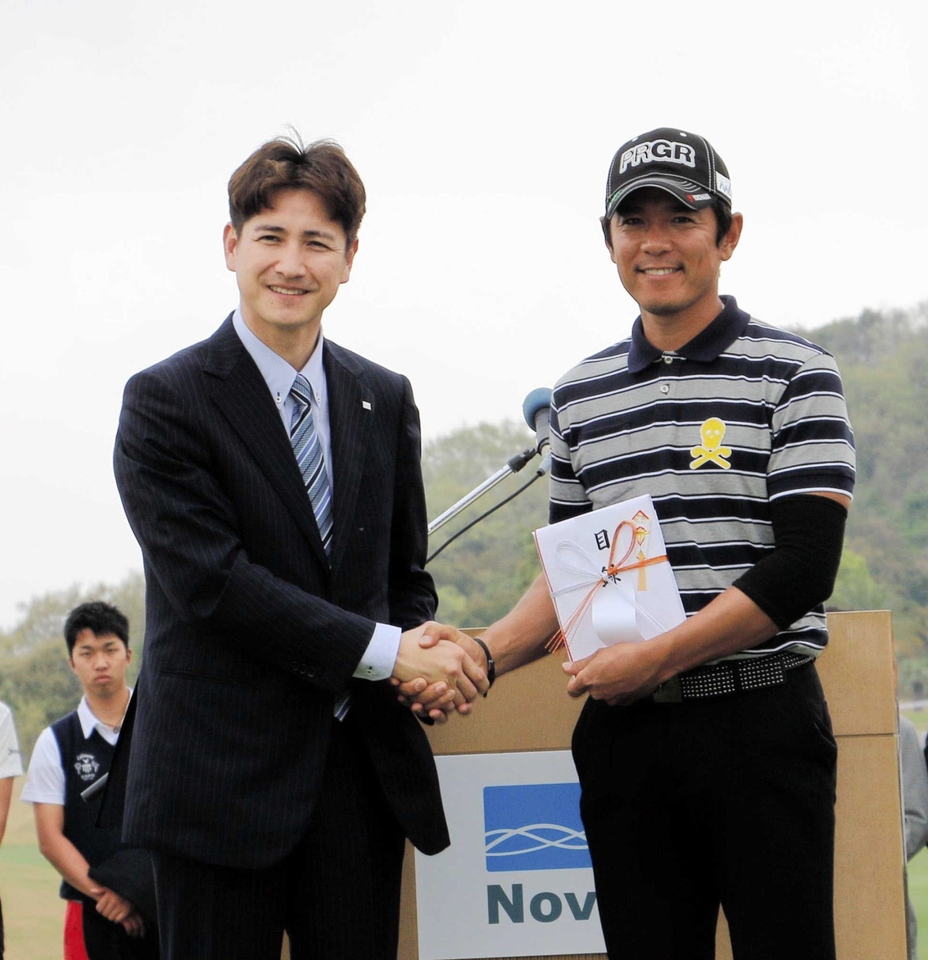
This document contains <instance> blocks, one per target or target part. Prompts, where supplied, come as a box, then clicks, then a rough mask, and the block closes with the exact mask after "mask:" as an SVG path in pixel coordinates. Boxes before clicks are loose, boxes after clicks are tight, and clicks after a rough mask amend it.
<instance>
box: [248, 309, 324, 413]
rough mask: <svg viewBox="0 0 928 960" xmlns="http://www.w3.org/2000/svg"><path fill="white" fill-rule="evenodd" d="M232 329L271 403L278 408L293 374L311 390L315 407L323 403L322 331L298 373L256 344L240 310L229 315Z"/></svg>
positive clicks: (290, 384) (287, 393) (288, 387)
mask: <svg viewBox="0 0 928 960" xmlns="http://www.w3.org/2000/svg"><path fill="white" fill-rule="evenodd" d="M232 326H233V327H234V328H235V332H236V333H237V334H238V338H239V340H241V341H242V345H243V346H244V347H245V349H246V350H247V351H248V353H249V355H250V356H251V359H252V360H254V362H255V365H256V366H257V368H258V370H259V371H260V372H261V376H262V377H264V382H265V383H266V384H267V386H268V389H269V390H270V391H271V396H272V397H273V399H274V402H275V403H276V404H278V406H279V405H280V404H282V403H283V402H284V401H285V400H286V399H287V396H288V395H289V393H290V388H291V387H292V386H293V381H294V380H295V379H296V375H297V372H299V373H302V374H303V376H304V377H306V379H307V380H308V381H309V385H310V386H311V387H312V388H313V400H314V401H315V403H316V404H317V405H319V404H321V403H322V402H323V399H324V396H325V372H324V369H323V366H322V353H323V348H324V344H325V340H324V338H323V335H322V330H321V329H320V330H319V341H318V343H317V344H316V349H315V350H313V353H312V356H311V357H310V358H309V361H308V362H307V364H306V366H305V367H303V369H302V370H300V371H296V370H294V369H293V367H291V366H290V364H289V363H287V361H286V360H284V358H283V357H282V356H280V354H277V353H274V351H273V350H272V349H271V348H270V347H269V346H268V345H267V344H266V343H264V342H263V341H262V340H259V339H258V338H257V337H256V336H255V335H254V333H252V331H251V330H250V329H249V327H248V324H247V323H245V318H244V317H243V316H242V310H241V307H236V308H235V312H234V313H233V314H232Z"/></svg>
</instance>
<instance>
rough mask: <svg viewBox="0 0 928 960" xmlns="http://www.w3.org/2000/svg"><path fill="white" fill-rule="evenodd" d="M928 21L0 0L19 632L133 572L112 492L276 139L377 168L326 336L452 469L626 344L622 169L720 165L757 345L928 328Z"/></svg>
mask: <svg viewBox="0 0 928 960" xmlns="http://www.w3.org/2000/svg"><path fill="white" fill-rule="evenodd" d="M925 10H926V7H925V4H924V2H923V0H885V2H882V3H880V4H870V3H868V4H864V3H861V2H856V0H851V2H843V3H836V2H829V3H824V2H816V0H805V2H801V3H794V2H785V3H778V4H770V5H761V4H749V3H744V2H738V3H732V2H727V0H721V2H717V3H714V4H711V5H708V6H705V5H698V4H692V3H686V4H683V3H680V2H678V0H669V2H666V3H663V4H649V3H634V4H632V3H615V2H612V3H604V2H603V3H598V2H585V0H573V2H571V3H567V4H553V3H544V2H542V3H539V2H537V0H536V2H532V3H529V2H528V0H525V2H521V3H513V2H508V0H492V2H489V0H476V2H474V0H471V2H467V3H454V2H441V0H391V2H374V0H353V2H348V3H343V4H335V3H327V4H323V3H318V2H317V3H307V2H300V3H296V2H292V0H285V2H278V3H273V2H270V3H264V4H259V3H254V2H252V3H247V4H246V3H242V2H238V0H225V2H222V3H220V2H216V0H208V2H204V3H195V2H193V3H191V0H183V2H180V0H162V2H159V3H146V4H134V3H131V2H130V3H125V2H118V3H117V2H115V0H87V2H84V3H74V2H73V0H5V2H4V4H3V8H2V11H3V12H2V13H0V89H2V91H3V95H2V97H0V144H2V150H0V198H2V203H0V210H2V212H3V214H4V216H5V222H4V223H3V227H2V229H0V281H2V282H0V287H2V289H3V290H4V291H6V293H8V294H10V298H11V299H10V301H9V302H8V303H7V306H6V308H5V311H4V312H5V314H6V324H5V329H4V331H3V336H2V340H0V344H2V354H0V417H2V421H0V422H2V441H3V446H2V454H0V511H2V513H0V517H2V528H0V537H2V547H3V549H2V553H0V627H6V628H9V627H10V626H12V625H13V624H14V622H15V621H16V619H17V617H18V615H19V613H20V604H23V603H25V602H27V601H28V600H29V599H30V598H32V597H33V596H35V595H38V594H41V593H44V592H46V591H49V590H58V589H63V588H65V587H67V586H69V585H70V584H72V583H75V582H80V583H83V584H92V583H96V582H99V581H106V582H113V583H115V582H118V581H119V580H121V579H122V578H123V577H124V576H125V575H126V574H127V573H128V572H129V571H131V570H135V569H139V568H140V567H141V561H140V556H139V551H138V547H137V545H136V544H135V541H134V539H133V538H132V535H131V533H130V531H129V529H128V526H127V524H126V521H125V519H124V517H123V513H122V509H121V507H120V504H119V500H118V496H117V493H116V489H115V485H114V482H113V479H112V470H111V451H112V441H113V434H114V431H115V429H116V421H117V417H118V413H119V406H120V401H121V392H122V388H123V385H124V383H125V381H126V379H127V378H128V377H129V376H130V375H131V374H132V373H133V372H135V371H136V370H138V369H141V368H142V367H145V366H148V365H149V364H151V363H154V362H156V361H158V360H160V359H162V358H163V357H165V356H167V355H168V354H170V353H172V352H174V351H175V350H177V349H179V348H181V347H183V346H186V345H187V344H189V343H192V342H194V341H196V340H200V339H202V338H204V337H206V336H208V335H209V334H210V333H211V332H212V331H213V330H214V329H215V328H216V327H217V326H218V324H219V323H220V322H221V321H222V319H223V318H224V317H225V316H226V314H227V313H228V312H229V311H230V310H231V309H232V308H233V307H234V306H235V305H236V302H237V290H236V287H235V282H234V277H233V275H232V274H230V273H228V272H227V271H226V269H225V265H224V262H223V258H222V251H221V233H222V227H223V225H224V223H225V218H226V194H225V185H226V182H227V180H228V177H229V175H230V173H231V172H232V170H233V169H234V168H235V167H236V166H237V165H238V164H239V163H240V162H241V161H242V160H243V159H244V158H245V157H246V156H247V155H248V154H249V153H250V152H251V151H252V150H253V149H254V148H255V147H256V146H258V145H259V144H260V143H262V142H263V141H264V140H267V139H270V138H271V137H273V136H276V135H278V134H280V133H285V132H286V127H287V125H288V124H291V125H293V126H294V127H295V128H296V129H297V130H299V132H300V133H301V134H302V135H303V137H304V138H305V139H307V140H311V139H316V138H319V137H331V138H334V139H336V140H338V141H339V142H340V143H341V144H342V145H343V146H344V148H345V150H346V152H347V153H348V155H349V156H350V157H351V158H352V159H353V161H354V162H355V165H356V166H357V167H358V170H359V172H360V173H361V176H362V178H363V179H364V181H365V184H366V186H367V190H368V198H369V199H368V214H367V217H366V219H365V221H364V224H363V225H362V229H361V246H360V252H359V254H358V257H357V260H356V261H355V267H354V270H353V272H352V277H351V282H350V283H349V284H348V285H347V286H345V287H343V288H342V290H341V292H340V294H339V296H338V299H337V300H336V301H335V303H334V304H333V306H332V307H331V308H330V310H329V311H328V312H327V314H326V318H325V323H324V327H325V331H326V334H327V336H329V337H330V338H332V339H334V340H337V341H339V342H340V343H343V344H344V345H345V346H349V347H351V348H353V349H355V350H358V351H360V352H362V353H364V354H366V355H367V356H369V357H371V358H372V359H374V360H377V361H379V362H381V363H383V364H385V365H387V366H389V367H392V368H393V369H398V370H401V371H402V372H404V373H406V374H408V375H409V377H410V378H411V380H412V382H413V386H414V388H415V391H416V396H417V399H418V402H419V406H420V409H421V412H422V422H423V429H424V434H425V437H426V439H428V438H430V437H437V436H440V435H441V434H444V433H447V432H449V431H451V430H453V429H455V428H457V427H460V426H463V425H472V424H475V423H478V422H480V421H487V420H489V421H498V420H500V419H503V418H506V417H515V418H518V417H519V416H520V409H521V404H522V399H523V398H524V396H525V395H526V394H527V393H528V392H529V391H530V390H531V389H532V388H534V387H538V386H550V385H551V384H552V383H553V382H554V380H555V379H556V378H557V377H558V376H559V375H560V374H561V373H562V372H563V371H564V370H565V369H566V368H567V367H568V366H570V365H571V364H572V363H573V362H574V361H575V360H578V359H580V358H581V357H583V356H585V355H587V354H589V353H591V352H593V351H594V350H597V349H599V348H601V347H603V346H605V345H607V344H608V343H611V342H614V341H615V340H617V339H619V338H621V337H622V336H624V335H626V334H627V332H628V330H629V328H630V326H631V322H632V320H633V319H634V317H635V314H636V310H635V307H634V304H633V303H632V302H631V301H630V300H629V299H628V297H627V296H626V294H625V293H624V291H623V290H622V288H621V286H620V284H619V282H618V279H617V277H616V275H615V272H614V267H613V266H612V264H611V263H610V261H609V259H608V257H607V255H606V253H605V251H604V248H603V246H602V240H601V234H600V230H599V224H598V217H599V215H600V214H601V212H602V204H603V188H604V182H605V175H606V170H607V167H608V164H609V161H610V159H611V157H612V154H613V153H614V151H615V149H616V148H617V147H618V146H619V145H620V144H621V143H622V142H623V141H624V140H626V139H628V138H629V137H631V136H634V135H635V134H638V133H641V132H644V131H646V130H649V129H652V128H653V127H656V126H662V125H674V126H679V127H680V128H681V129H684V130H691V131H695V132H698V133H701V134H703V135H705V136H706V137H707V138H708V139H709V140H711V141H712V143H713V144H714V146H715V147H716V149H717V150H718V151H719V153H720V154H721V155H722V157H723V158H724V159H725V161H726V163H727V165H728V167H729V170H730V172H731V175H732V182H733V190H734V200H735V207H736V209H739V210H741V211H742V212H743V213H744V215H745V228H744V234H743V237H742V241H741V244H740V246H739V248H738V250H737V252H736V254H735V256H734V259H733V260H732V261H731V262H730V263H729V264H726V265H725V267H724V268H723V275H722V289H723V292H726V293H733V294H734V295H735V296H736V297H737V298H738V300H739V303H740V305H741V306H743V307H744V308H746V309H748V310H749V311H750V312H752V313H753V314H754V315H756V316H758V317H760V318H762V319H764V320H766V321H770V322H774V323H779V324H783V325H796V324H801V325H803V326H805V327H806V328H813V327H815V326H820V325H822V324H824V323H827V322H828V321H830V320H832V319H835V318H838V317H844V316H851V315H855V314H857V313H858V312H859V311H860V310H862V309H863V308H866V307H871V308H883V307H885V308H892V307H903V308H905V307H910V306H913V305H914V304H916V303H917V302H919V301H922V300H925V299H926V298H928V271H926V264H925V255H926V252H928V190H926V189H925V179H926V166H928V158H926V154H928V134H926V119H925V118H926V116H928V97H926V92H928V80H926V66H925V63H926V57H925V55H924V43H925V36H926V13H925ZM852 415H853V411H852ZM528 436H529V434H528V431H526V437H528Z"/></svg>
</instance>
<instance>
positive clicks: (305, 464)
mask: <svg viewBox="0 0 928 960" xmlns="http://www.w3.org/2000/svg"><path fill="white" fill-rule="evenodd" d="M290 396H292V397H293V399H294V404H293V413H292V415H291V417H290V443H291V445H292V446H293V454H294V456H295V457H296V462H297V463H298V464H299V467H300V472H301V473H302V474H303V483H304V484H306V491H307V493H308V494H309V502H310V503H311V504H312V508H313V513H315V515H316V525H317V526H318V527H319V535H320V536H321V537H322V545H323V547H325V552H326V556H328V555H329V554H330V553H331V551H332V488H331V487H330V486H329V477H328V474H327V473H326V470H325V457H324V456H323V453H322V444H321V443H319V437H318V435H317V434H316V428H315V426H314V424H313V413H312V408H311V397H312V387H310V385H309V381H308V380H307V379H306V377H304V376H303V375H302V374H301V373H298V374H297V375H296V379H295V380H294V381H293V386H292V387H291V388H290Z"/></svg>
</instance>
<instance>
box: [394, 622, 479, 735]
mask: <svg viewBox="0 0 928 960" xmlns="http://www.w3.org/2000/svg"><path fill="white" fill-rule="evenodd" d="M444 629H445V630H448V631H451V633H450V634H446V633H445V634H442V636H443V637H446V638H447V639H449V640H453V641H454V642H455V643H456V644H457V645H458V646H459V647H461V649H462V650H464V652H465V653H466V654H467V656H468V658H469V659H470V660H471V661H472V662H473V663H474V664H476V665H477V666H478V667H479V669H480V670H481V672H482V673H483V675H484V677H486V666H487V664H486V657H485V656H484V653H483V650H482V649H481V648H480V645H479V644H476V643H474V641H473V640H472V639H471V638H470V637H469V636H468V635H467V634H466V633H463V632H462V631H461V630H456V629H454V628H453V627H445V628H444ZM437 642H438V636H437V635H435V634H434V633H431V632H427V633H423V635H422V636H421V638H420V639H419V645H420V646H421V647H422V648H423V649H427V648H429V647H433V646H435V644H436V643H437ZM391 682H392V683H393V685H394V686H395V687H397V689H398V691H399V698H398V699H399V701H400V703H404V704H406V706H408V707H409V708H410V709H411V710H412V712H413V713H415V714H416V715H417V716H419V717H423V718H424V717H429V718H430V719H431V720H434V721H435V722H436V723H445V722H446V721H447V720H448V717H449V716H450V715H451V713H452V712H454V711H455V710H456V711H457V712H458V713H459V714H461V715H462V716H467V714H469V713H470V711H471V706H470V701H469V700H467V701H464V702H455V700H454V698H453V691H452V690H450V689H449V688H448V686H447V685H446V684H444V683H428V682H427V681H426V680H425V679H424V678H423V677H416V678H415V679H414V680H409V681H407V682H406V683H400V682H399V681H398V680H395V679H394V680H393V681H391ZM487 689H489V683H487V685H486V686H484V687H482V688H481V689H480V692H481V693H486V691H487Z"/></svg>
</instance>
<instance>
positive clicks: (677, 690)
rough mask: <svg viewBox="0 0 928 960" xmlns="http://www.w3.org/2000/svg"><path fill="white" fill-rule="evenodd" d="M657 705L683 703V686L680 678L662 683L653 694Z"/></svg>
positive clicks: (673, 678) (672, 678) (652, 697)
mask: <svg viewBox="0 0 928 960" xmlns="http://www.w3.org/2000/svg"><path fill="white" fill-rule="evenodd" d="M651 699H652V700H653V701H654V702H655V703H683V685H682V684H681V683H680V678H679V677H671V678H670V679H669V680H667V681H666V682H665V683H662V684H661V685H660V686H659V687H658V688H657V689H656V690H655V691H654V692H653V693H652V694H651Z"/></svg>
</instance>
